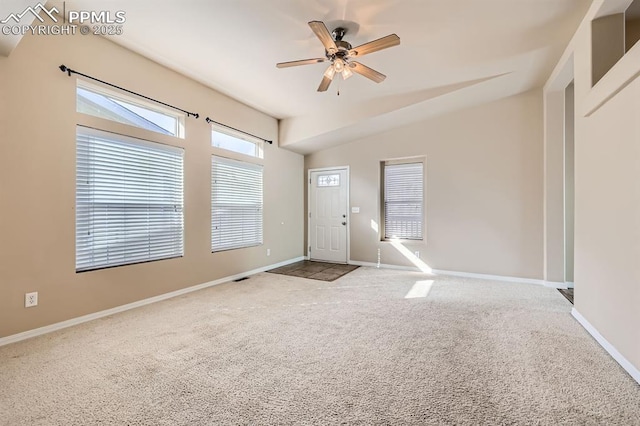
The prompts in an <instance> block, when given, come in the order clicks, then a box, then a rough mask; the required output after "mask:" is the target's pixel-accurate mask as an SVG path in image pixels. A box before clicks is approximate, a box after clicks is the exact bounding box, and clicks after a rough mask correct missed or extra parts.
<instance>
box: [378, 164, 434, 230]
mask: <svg viewBox="0 0 640 426" xmlns="http://www.w3.org/2000/svg"><path fill="white" fill-rule="evenodd" d="M383 175H384V176H383V194H384V206H383V215H384V238H385V239H396V238H398V239H405V240H422V238H423V235H422V232H423V223H422V222H423V217H424V215H423V205H424V201H423V186H424V185H423V181H424V173H423V163H422V162H415V163H403V164H389V163H383Z"/></svg>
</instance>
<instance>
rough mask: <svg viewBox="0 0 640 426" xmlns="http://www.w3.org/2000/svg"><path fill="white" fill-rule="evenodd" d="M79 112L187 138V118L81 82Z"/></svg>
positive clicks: (78, 91)
mask: <svg viewBox="0 0 640 426" xmlns="http://www.w3.org/2000/svg"><path fill="white" fill-rule="evenodd" d="M76 111H78V112H81V113H83V114H89V115H93V116H95V117H100V118H104V119H107V120H111V121H116V122H118V123H123V124H128V125H130V126H135V127H140V128H142V129H146V130H151V131H153V132H158V133H162V134H165V135H171V136H177V137H180V138H184V132H183V129H184V115H183V114H176V113H174V112H173V111H170V110H168V109H165V108H162V107H158V106H156V105H150V104H147V103H143V102H140V101H139V100H137V99H134V98H130V97H128V96H125V95H122V94H120V93H116V92H114V91H110V90H107V89H104V88H102V87H99V86H95V85H92V84H89V83H86V82H84V81H81V80H78V86H77V88H76Z"/></svg>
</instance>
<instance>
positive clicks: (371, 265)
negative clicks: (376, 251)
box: [348, 260, 420, 272]
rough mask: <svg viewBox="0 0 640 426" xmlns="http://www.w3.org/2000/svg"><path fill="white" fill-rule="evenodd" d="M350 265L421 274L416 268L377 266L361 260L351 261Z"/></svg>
mask: <svg viewBox="0 0 640 426" xmlns="http://www.w3.org/2000/svg"><path fill="white" fill-rule="evenodd" d="M348 263H349V265H356V266H367V267H369V268H381V269H396V270H399V271H411V272H420V269H418V268H416V267H415V266H399V265H388V264H384V263H381V264H377V263H373V262H361V261H359V260H349V262H348Z"/></svg>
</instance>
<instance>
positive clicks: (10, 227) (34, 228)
mask: <svg viewBox="0 0 640 426" xmlns="http://www.w3.org/2000/svg"><path fill="white" fill-rule="evenodd" d="M63 63H64V64H65V65H67V66H69V67H71V68H73V69H77V70H78V71H81V72H84V73H87V74H89V75H94V76H96V77H100V78H102V79H104V80H107V81H110V82H113V83H116V84H119V85H121V86H123V87H126V88H130V89H132V90H135V91H138V92H140V93H143V94H148V95H150V96H152V97H155V98H157V99H160V100H162V101H165V102H168V103H172V104H174V105H177V106H180V107H183V108H185V109H187V110H191V111H194V112H198V113H200V114H201V118H200V119H198V120H196V119H194V118H187V119H186V139H184V140H180V139H175V138H171V137H167V136H162V135H157V134H155V133H152V132H146V131H144V130H139V129H133V130H132V129H130V128H128V126H125V125H119V124H117V123H112V122H108V121H106V120H101V119H98V118H93V117H88V116H83V115H82V114H77V113H76V112H75V77H71V78H70V77H68V76H67V75H66V74H64V73H62V72H60V70H58V68H57V67H58V66H59V65H60V64H63ZM0 76H1V77H2V79H1V80H0V95H1V97H0V120H1V122H0V129H2V130H1V131H2V133H1V134H0V136H1V141H0V185H1V186H0V203H1V205H0V235H1V243H0V259H1V263H0V337H3V336H7V335H12V334H15V333H18V332H22V331H25V330H29V329H33V328H36V327H40V326H44V325H47V324H52V323H55V322H58V321H62V320H67V319H70V318H73V317H77V316H80V315H84V314H88V313H92V312H96V311H100V310H104V309H107V308H112V307H115V306H118V305H122V304H126V303H129V302H133V301H137V300H140V299H144V298H148V297H151V296H155V295H159V294H162V293H167V292H170V291H173V290H177V289H181V288H185V287H189V286H192V285H196V284H200V283H205V282H208V281H211V280H215V279H218V278H221V277H225V276H229V275H232V274H237V273H242V272H244V271H249V270H252V269H255V268H259V267H262V266H266V265H270V264H273V263H277V262H280V261H284V260H288V259H292V258H295V257H298V256H301V255H302V247H303V246H302V241H303V235H302V234H303V212H302V208H303V186H302V182H303V180H304V178H303V158H302V156H300V155H298V154H294V153H291V152H289V151H286V150H282V149H279V148H278V147H277V143H275V144H274V145H268V146H267V147H266V149H265V159H264V164H265V172H264V177H265V192H264V196H265V207H264V245H263V246H260V247H254V248H248V249H241V250H234V251H228V252H224V253H217V254H212V253H211V252H210V162H211V160H210V158H211V155H212V154H213V153H214V149H212V148H211V147H210V139H209V132H210V128H209V126H208V125H207V123H206V122H205V121H204V117H205V116H207V115H209V116H211V117H212V118H213V119H215V120H217V121H221V122H224V123H228V124H230V125H232V126H234V127H238V128H242V129H245V130H247V131H248V132H251V133H254V134H257V135H261V136H264V137H265V138H269V139H273V140H276V141H277V136H278V131H277V126H278V124H277V120H275V119H274V118H272V117H269V116H267V115H265V114H263V113H260V112H258V111H255V110H253V109H251V108H249V107H247V106H245V105H243V104H240V103H238V102H236V101H234V100H231V99H230V98H228V97H225V96H223V95H221V94H219V93H217V92H215V91H212V90H210V89H207V88H206V87H204V86H202V85H200V84H198V83H196V82H194V81H192V80H189V79H187V78H185V77H183V76H181V75H179V74H177V73H175V72H172V71H170V70H168V69H166V68H164V67H162V66H159V65H158V64H156V63H154V62H151V61H149V60H147V59H144V58H143V57H141V56H138V55H136V54H134V53H132V52H130V51H128V50H126V49H123V48H121V47H119V46H117V45H115V44H113V43H111V42H110V41H108V40H106V39H103V38H100V37H93V36H80V35H79V36H77V37H66V36H51V37H45V36H35V37H34V36H26V37H25V38H23V40H22V41H21V43H20V45H19V46H18V47H17V49H16V50H15V51H13V52H12V54H11V56H9V57H8V58H4V57H3V58H0ZM76 124H86V125H90V126H94V127H97V128H101V129H104V130H111V131H116V132H126V133H130V134H132V135H134V136H138V137H143V138H149V139H152V140H156V141H158V142H162V143H168V144H174V145H178V146H181V147H184V148H185V255H184V257H182V258H179V259H172V260H165V261H157V262H151V263H145V264H139V265H130V266H123V267H117V268H111V269H105V270H99V271H92V272H85V273H80V274H76V273H75V257H74V256H75V253H74V250H75V246H74V244H75V235H74V226H75V217H74V207H75V198H74V197H75V127H76ZM218 152H219V151H218ZM283 236H286V238H283ZM267 248H270V249H271V256H270V257H267V256H266V249H267ZM30 291H37V292H39V298H40V300H39V306H37V307H35V308H29V309H27V308H24V294H25V292H30Z"/></svg>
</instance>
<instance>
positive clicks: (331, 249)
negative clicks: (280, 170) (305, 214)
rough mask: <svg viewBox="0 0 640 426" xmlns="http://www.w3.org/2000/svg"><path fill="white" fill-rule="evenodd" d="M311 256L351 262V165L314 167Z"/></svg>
mask: <svg viewBox="0 0 640 426" xmlns="http://www.w3.org/2000/svg"><path fill="white" fill-rule="evenodd" d="M309 177H310V183H309V249H310V252H309V258H310V259H311V260H318V261H323V262H336V263H347V188H348V187H349V181H348V178H349V174H348V173H347V169H333V170H311V172H310V174H309Z"/></svg>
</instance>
